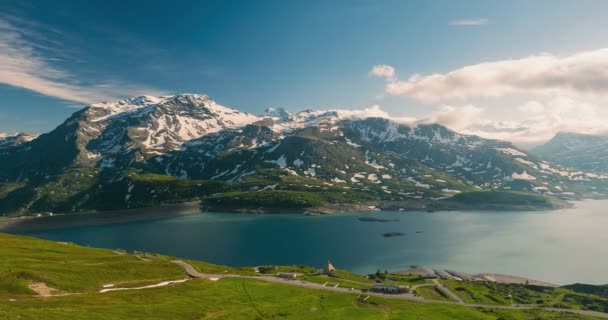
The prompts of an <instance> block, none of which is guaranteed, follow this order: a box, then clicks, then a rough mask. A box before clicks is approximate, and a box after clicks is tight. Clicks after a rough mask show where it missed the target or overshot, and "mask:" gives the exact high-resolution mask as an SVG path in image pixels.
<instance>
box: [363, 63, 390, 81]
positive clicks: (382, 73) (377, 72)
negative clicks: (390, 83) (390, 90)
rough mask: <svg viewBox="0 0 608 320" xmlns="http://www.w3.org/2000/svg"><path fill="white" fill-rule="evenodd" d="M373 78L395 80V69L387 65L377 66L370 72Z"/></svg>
mask: <svg viewBox="0 0 608 320" xmlns="http://www.w3.org/2000/svg"><path fill="white" fill-rule="evenodd" d="M369 74H370V75H371V76H375V77H379V78H384V79H386V80H393V79H394V78H395V68H393V67H391V66H389V65H386V64H377V65H375V66H373V67H372V70H370V71H369Z"/></svg>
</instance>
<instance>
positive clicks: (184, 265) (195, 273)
mask: <svg viewBox="0 0 608 320" xmlns="http://www.w3.org/2000/svg"><path fill="white" fill-rule="evenodd" d="M173 263H176V264H178V265H179V266H180V267H182V268H183V269H184V271H186V273H187V274H188V275H189V276H190V277H192V278H200V279H211V278H216V279H221V278H242V279H254V280H260V281H266V282H273V283H282V284H286V285H292V286H298V287H303V288H309V289H317V290H325V291H334V292H341V293H353V294H362V293H363V292H362V291H361V290H357V289H354V290H350V289H346V288H340V287H338V288H334V287H324V286H323V285H322V284H319V283H314V282H308V281H301V280H283V279H280V278H277V277H272V276H241V275H236V274H208V273H201V272H198V271H197V270H196V269H195V268H194V267H193V266H192V265H190V264H188V263H186V262H184V261H182V260H174V261H173ZM429 285H431V286H433V285H435V286H437V287H439V288H440V289H446V291H444V292H446V294H449V295H450V296H452V294H453V295H456V294H455V293H453V292H452V291H451V290H449V289H447V288H444V287H443V286H441V285H437V283H435V284H429ZM420 286H422V285H418V286H415V287H420ZM448 292H450V293H448ZM364 294H366V295H370V296H376V297H382V298H385V299H398V300H408V301H415V302H419V303H438V304H449V305H458V306H464V307H470V308H488V309H502V310H533V309H542V310H546V311H552V312H566V313H574V314H579V315H584V316H591V317H597V318H603V319H608V313H604V312H597V311H586V310H572V309H558V308H542V307H538V306H535V305H517V306H505V305H489V304H476V303H465V302H464V301H462V299H460V297H458V299H456V301H442V300H426V299H424V298H422V297H419V296H415V295H413V294H409V293H404V294H381V293H373V292H365V293H364Z"/></svg>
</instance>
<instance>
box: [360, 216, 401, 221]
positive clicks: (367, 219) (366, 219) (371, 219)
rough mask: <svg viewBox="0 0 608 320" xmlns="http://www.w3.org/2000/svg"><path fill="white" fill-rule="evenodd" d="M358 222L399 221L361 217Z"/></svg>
mask: <svg viewBox="0 0 608 320" xmlns="http://www.w3.org/2000/svg"><path fill="white" fill-rule="evenodd" d="M359 221H363V222H395V221H399V219H380V218H373V217H361V218H359Z"/></svg>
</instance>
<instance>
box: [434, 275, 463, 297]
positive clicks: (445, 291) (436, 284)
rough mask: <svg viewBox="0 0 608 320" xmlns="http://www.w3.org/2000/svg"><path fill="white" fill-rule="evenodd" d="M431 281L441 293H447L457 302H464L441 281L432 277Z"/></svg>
mask: <svg viewBox="0 0 608 320" xmlns="http://www.w3.org/2000/svg"><path fill="white" fill-rule="evenodd" d="M433 283H434V284H435V287H436V288H437V289H439V290H441V291H442V292H443V293H445V294H447V295H448V296H450V297H451V298H452V299H454V300H456V301H457V302H458V303H464V301H463V300H462V298H461V297H460V296H459V295H457V294H455V293H454V292H453V291H452V290H450V288H448V287H446V286H444V285H443V284H442V283H441V282H439V280H437V279H433Z"/></svg>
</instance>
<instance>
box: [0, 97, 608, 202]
mask: <svg viewBox="0 0 608 320" xmlns="http://www.w3.org/2000/svg"><path fill="white" fill-rule="evenodd" d="M0 141H2V140H0ZM0 150H1V152H0V181H4V182H3V183H2V184H0V187H1V188H0V212H13V211H17V212H26V211H33V212H39V211H48V210H59V211H79V210H82V209H113V208H126V207H137V206H146V205H155V204H160V203H171V202H177V201H185V200H191V199H193V198H199V199H201V198H204V199H208V200H209V201H211V200H210V199H211V198H213V197H219V196H218V195H222V194H223V195H228V194H232V193H234V192H240V193H244V194H239V195H238V196H236V195H235V196H234V197H235V198H238V199H243V198H246V197H251V198H252V199H255V200H256V201H257V200H259V198H260V197H261V194H260V193H258V192H261V191H264V192H270V191H273V192H274V191H281V192H278V193H272V194H273V195H272V196H269V197H277V196H278V195H284V194H289V201H295V202H296V203H298V204H311V203H322V202H331V203H339V202H349V201H350V202H352V201H355V202H356V201H363V200H365V199H368V200H370V199H371V200H394V201H407V200H414V199H430V200H432V199H440V198H445V197H450V196H453V195H454V194H457V193H461V192H466V191H474V190H525V191H530V192H536V193H538V194H543V195H552V196H561V197H575V196H582V195H590V194H600V193H604V192H606V191H607V189H606V183H605V182H606V181H608V180H606V179H608V177H607V176H604V175H601V174H596V173H593V172H582V171H579V170H571V169H567V168H565V167H562V166H560V165H557V164H554V163H549V162H546V161H543V160H541V159H538V158H536V157H534V156H532V155H529V154H527V153H526V152H524V151H522V150H520V149H518V148H516V147H515V146H513V145H512V144H511V143H508V142H504V141H497V140H488V139H483V138H480V137H476V136H468V135H462V134H459V133H457V132H454V131H452V130H450V129H448V128H446V127H444V126H441V125H438V124H404V123H397V122H394V121H391V120H389V119H384V118H365V117H360V116H359V117H353V113H351V112H345V111H340V110H330V111H319V110H305V111H301V112H298V113H294V114H291V113H288V112H287V111H285V110H284V109H268V110H266V112H265V114H263V115H260V116H256V115H252V114H249V113H246V112H241V111H238V110H236V109H231V108H227V107H224V106H221V105H219V104H218V103H216V102H215V101H213V100H212V99H210V98H209V97H208V96H204V95H192V94H184V95H176V96H166V97H149V96H143V97H138V98H132V99H126V100H122V101H119V102H114V103H99V104H93V105H90V106H88V107H86V108H84V109H83V110H80V111H78V112H76V113H74V114H73V115H72V116H71V117H70V118H68V119H67V120H66V121H65V122H64V123H62V124H61V125H60V126H58V127H57V128H56V129H55V130H53V131H51V132H49V133H47V134H43V135H41V136H39V137H38V138H36V139H33V140H31V141H27V142H22V143H19V144H16V143H15V144H13V145H12V146H10V147H6V148H4V149H0ZM231 192H232V193H231ZM263 194H265V193H263ZM213 199H215V198H213ZM273 199H274V198H273ZM218 201H219V200H218ZM275 202H276V203H280V201H279V200H277V199H274V200H273V201H272V203H275Z"/></svg>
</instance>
